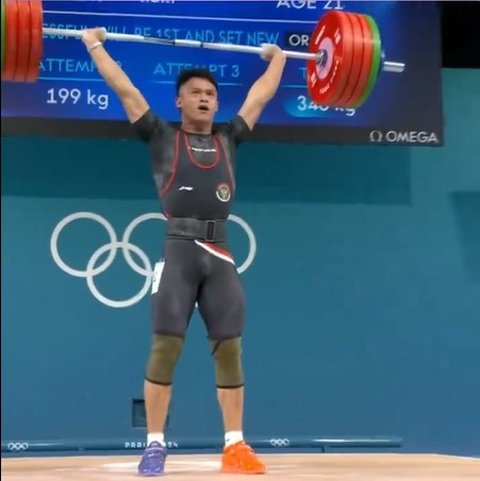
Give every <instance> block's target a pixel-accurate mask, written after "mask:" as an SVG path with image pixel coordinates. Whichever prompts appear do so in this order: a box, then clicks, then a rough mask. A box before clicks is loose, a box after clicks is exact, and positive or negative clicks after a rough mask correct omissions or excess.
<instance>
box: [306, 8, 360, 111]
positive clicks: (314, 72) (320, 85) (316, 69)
mask: <svg viewBox="0 0 480 481" xmlns="http://www.w3.org/2000/svg"><path fill="white" fill-rule="evenodd" d="M309 50H310V52H312V53H317V52H318V51H324V52H325V54H326V59H325V61H324V62H322V63H317V62H316V61H315V60H309V61H308V62H307V86H308V91H309V94H310V97H311V98H312V100H313V101H314V102H315V103H317V104H319V105H332V101H335V100H336V99H338V97H339V96H340V95H341V94H342V92H343V89H344V87H345V84H346V82H347V81H348V77H349V76H350V69H351V65H352V59H353V32H352V28H351V26H350V22H349V20H348V19H347V17H346V15H345V14H344V13H342V12H338V11H335V10H331V11H329V12H327V13H326V14H325V15H323V17H322V18H321V19H320V21H319V22H318V24H317V26H316V27H315V30H314V32H313V34H312V36H311V40H310V45H309Z"/></svg>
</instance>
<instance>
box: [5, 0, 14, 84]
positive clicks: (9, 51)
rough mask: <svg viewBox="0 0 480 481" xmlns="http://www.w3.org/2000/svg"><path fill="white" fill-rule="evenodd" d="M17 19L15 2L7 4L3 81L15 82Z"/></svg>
mask: <svg viewBox="0 0 480 481" xmlns="http://www.w3.org/2000/svg"><path fill="white" fill-rule="evenodd" d="M17 17H18V7H17V2H16V1H15V0H6V2H5V27H6V30H7V32H6V35H5V43H6V45H5V65H4V67H3V72H2V80H14V76H15V68H16V66H17V45H18V43H17V30H18V26H17Z"/></svg>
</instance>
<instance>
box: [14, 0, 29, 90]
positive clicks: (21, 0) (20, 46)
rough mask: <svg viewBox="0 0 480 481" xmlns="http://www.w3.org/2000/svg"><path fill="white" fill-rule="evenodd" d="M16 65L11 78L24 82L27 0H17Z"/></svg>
mask: <svg viewBox="0 0 480 481" xmlns="http://www.w3.org/2000/svg"><path fill="white" fill-rule="evenodd" d="M17 10H18V17H17V21H18V23H17V26H18V30H17V65H16V67H15V74H14V76H13V80H14V81H15V82H25V77H26V75H27V68H28V59H29V58H30V6H29V4H28V0H17Z"/></svg>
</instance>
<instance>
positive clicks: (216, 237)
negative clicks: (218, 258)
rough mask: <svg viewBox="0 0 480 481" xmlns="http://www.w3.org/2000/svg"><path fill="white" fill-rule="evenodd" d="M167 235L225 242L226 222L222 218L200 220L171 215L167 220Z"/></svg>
mask: <svg viewBox="0 0 480 481" xmlns="http://www.w3.org/2000/svg"><path fill="white" fill-rule="evenodd" d="M167 236H173V237H181V238H184V239H185V238H186V239H198V240H204V241H208V242H226V240H227V222H226V220H224V219H216V220H200V219H193V218H190V217H172V218H170V219H168V222H167Z"/></svg>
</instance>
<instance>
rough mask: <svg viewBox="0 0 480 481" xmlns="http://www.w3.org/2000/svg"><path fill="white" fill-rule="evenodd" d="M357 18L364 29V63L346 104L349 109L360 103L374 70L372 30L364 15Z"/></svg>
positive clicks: (358, 15)
mask: <svg viewBox="0 0 480 481" xmlns="http://www.w3.org/2000/svg"><path fill="white" fill-rule="evenodd" d="M356 17H357V19H358V21H359V23H360V25H361V27H362V38H363V47H364V48H363V63H362V69H361V71H360V77H359V79H358V82H357V85H356V87H355V89H354V90H353V92H352V95H351V96H350V98H349V99H346V100H345V104H346V105H347V106H348V107H354V106H355V105H357V104H358V101H359V100H360V98H361V97H362V95H363V93H364V92H365V89H366V87H367V83H368V78H369V76H370V72H371V69H372V61H373V39H372V30H371V29H370V25H369V24H368V21H367V19H366V18H365V16H364V15H360V14H356Z"/></svg>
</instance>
